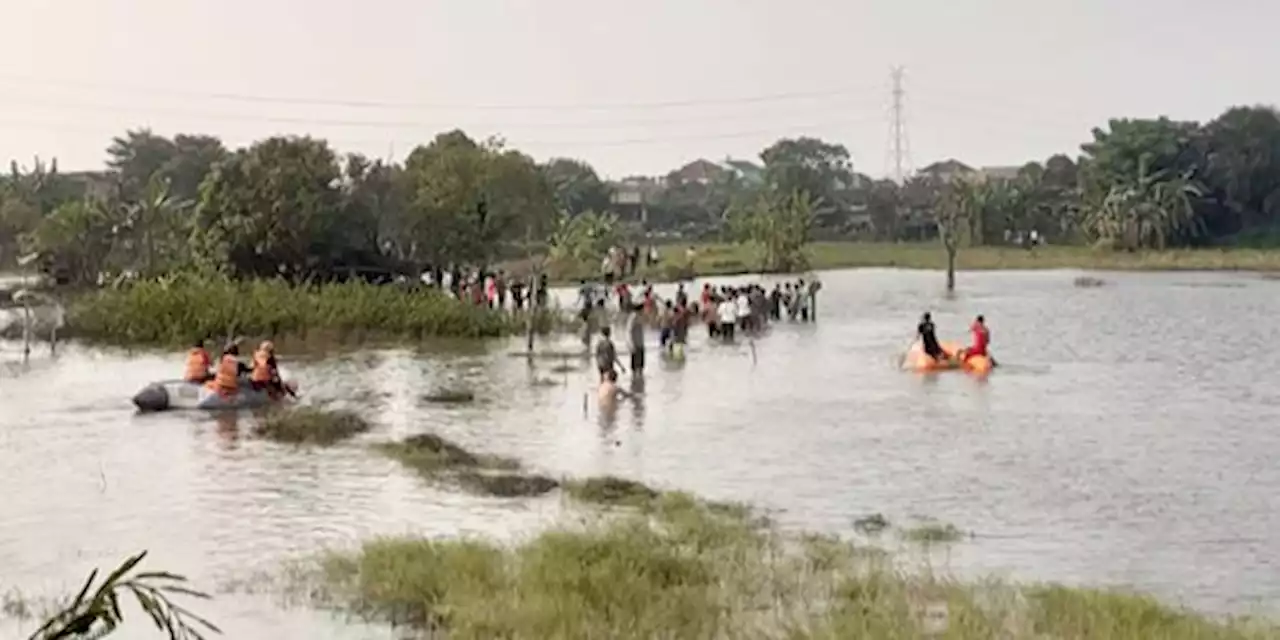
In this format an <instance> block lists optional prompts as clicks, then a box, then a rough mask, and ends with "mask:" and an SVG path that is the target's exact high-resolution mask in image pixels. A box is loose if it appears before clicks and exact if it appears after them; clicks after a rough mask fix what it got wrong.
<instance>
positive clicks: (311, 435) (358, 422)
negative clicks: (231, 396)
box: [253, 407, 371, 446]
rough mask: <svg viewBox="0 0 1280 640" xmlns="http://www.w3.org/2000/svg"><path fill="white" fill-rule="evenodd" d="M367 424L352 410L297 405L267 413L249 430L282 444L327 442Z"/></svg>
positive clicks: (361, 430) (363, 428)
mask: <svg viewBox="0 0 1280 640" xmlns="http://www.w3.org/2000/svg"><path fill="white" fill-rule="evenodd" d="M370 428H371V427H370V425H369V423H368V422H367V421H366V420H365V419H364V418H362V417H360V415H359V414H357V413H355V412H352V411H345V410H329V409H321V408H318V407H297V408H294V409H282V410H277V411H272V412H270V413H268V414H267V415H266V416H264V417H263V418H262V420H261V421H259V422H258V423H257V424H256V425H254V428H253V433H254V435H256V436H258V437H260V438H266V439H268V440H274V441H275V442H282V443H285V444H293V445H317V446H329V445H334V444H337V443H339V442H342V441H344V440H348V439H350V438H354V437H355V436H357V435H360V434H362V433H365V432H367V431H369V429H370Z"/></svg>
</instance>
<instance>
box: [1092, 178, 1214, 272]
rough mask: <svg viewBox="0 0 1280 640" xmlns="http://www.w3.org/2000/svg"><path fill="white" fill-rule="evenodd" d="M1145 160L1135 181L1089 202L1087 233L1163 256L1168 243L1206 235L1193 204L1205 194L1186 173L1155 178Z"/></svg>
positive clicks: (1107, 241)
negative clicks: (1150, 250)
mask: <svg viewBox="0 0 1280 640" xmlns="http://www.w3.org/2000/svg"><path fill="white" fill-rule="evenodd" d="M1146 163H1147V160H1146V159H1144V160H1143V162H1142V163H1141V164H1140V166H1139V169H1138V174H1137V176H1136V177H1135V178H1134V179H1133V180H1131V181H1128V182H1124V183H1119V184H1115V185H1113V186H1112V187H1111V189H1109V190H1108V191H1107V193H1106V194H1104V195H1102V196H1101V197H1096V196H1095V197H1094V199H1092V200H1090V201H1088V202H1086V204H1085V206H1086V209H1087V214H1086V218H1085V224H1086V230H1087V231H1088V232H1089V233H1090V234H1091V235H1092V237H1093V238H1094V239H1095V240H1096V241H1100V242H1106V243H1109V244H1112V245H1113V246H1116V247H1117V248H1120V247H1122V248H1125V249H1128V250H1131V251H1132V250H1134V249H1140V248H1150V249H1157V250H1162V249H1165V248H1166V247H1168V245H1169V243H1170V239H1171V238H1174V239H1181V240H1187V239H1192V238H1195V237H1198V236H1199V235H1200V234H1202V233H1203V223H1202V222H1201V221H1200V220H1199V219H1198V218H1197V216H1196V209H1195V201H1196V200H1197V199H1198V198H1200V197H1201V196H1202V195H1203V193H1204V190H1203V188H1202V187H1201V186H1200V185H1199V184H1198V183H1197V182H1196V181H1195V180H1194V179H1193V178H1192V177H1191V176H1192V171H1191V170H1187V171H1185V172H1183V173H1181V174H1175V173H1173V172H1172V171H1171V170H1169V169H1164V170H1161V171H1156V172H1152V171H1150V170H1149V168H1148V166H1147V164H1146Z"/></svg>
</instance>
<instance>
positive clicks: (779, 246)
mask: <svg viewBox="0 0 1280 640" xmlns="http://www.w3.org/2000/svg"><path fill="white" fill-rule="evenodd" d="M818 205H819V203H818V202H817V201H816V200H814V199H813V198H811V197H810V196H809V195H808V194H807V193H804V192H800V191H795V192H791V193H789V194H786V195H781V194H777V193H761V194H759V196H758V197H757V198H756V199H755V201H754V202H751V203H749V204H746V205H742V206H739V207H736V208H735V209H733V210H731V211H730V212H729V228H730V230H731V231H732V234H733V236H734V237H735V238H736V239H737V240H738V241H739V242H744V243H747V244H750V245H754V247H755V248H756V250H757V251H758V252H759V257H760V268H761V270H762V271H766V272H771V273H793V272H796V271H801V270H804V269H807V268H808V266H809V261H808V257H807V256H806V255H805V247H806V246H807V245H808V244H809V233H810V231H811V230H812V228H813V220H814V210H815V209H816V208H817V207H818Z"/></svg>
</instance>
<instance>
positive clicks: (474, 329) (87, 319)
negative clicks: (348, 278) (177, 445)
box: [67, 275, 555, 347]
mask: <svg viewBox="0 0 1280 640" xmlns="http://www.w3.org/2000/svg"><path fill="white" fill-rule="evenodd" d="M553 320H554V318H553V315H552V312H546V313H545V314H541V315H539V316H538V317H537V318H536V322H535V325H536V328H537V329H538V330H539V331H548V330H550V329H551V328H552V327H553V325H554V324H555V322H554V321H553ZM67 324H68V328H69V331H70V332H71V334H72V335H74V336H75V337H78V338H82V339H87V340H94V341H100V342H107V343H114V344H126V345H156V346H169V347H181V346H186V345H188V344H190V342H191V341H192V340H194V339H196V338H200V337H206V338H212V339H224V338H226V337H228V336H251V337H255V338H256V337H267V338H284V337H289V338H301V339H305V338H306V337H307V336H308V335H309V334H319V335H321V336H322V337H324V338H326V339H331V340H335V341H337V342H339V343H344V342H362V341H366V340H411V341H412V340H423V339H427V338H434V337H460V338H485V337H495V336H503V335H510V334H515V333H521V332H523V331H524V330H525V327H526V323H525V321H524V320H523V319H522V318H521V317H518V316H516V315H512V314H509V313H504V312H499V311H493V310H490V309H488V308H486V307H477V306H474V305H469V304H463V303H461V302H458V301H457V300H455V299H453V298H450V297H448V296H445V295H442V294H440V293H438V292H436V291H434V290H431V289H422V288H416V289H415V288H405V287H400V286H394V285H382V286H379V285H371V284H364V283H358V282H356V283H344V284H322V285H312V286H292V285H290V284H288V283H287V282H285V281H283V280H252V281H234V280H227V279H222V278H212V277H210V278H204V277H197V276H189V275H181V276H174V277H170V278H166V279H162V280H149V281H141V282H134V283H127V284H125V285H122V286H121V287H120V288H111V289H101V290H98V291H94V292H92V293H89V294H86V295H84V296H82V297H80V298H77V299H76V300H74V301H73V302H72V303H71V305H70V308H69V311H68V317H67Z"/></svg>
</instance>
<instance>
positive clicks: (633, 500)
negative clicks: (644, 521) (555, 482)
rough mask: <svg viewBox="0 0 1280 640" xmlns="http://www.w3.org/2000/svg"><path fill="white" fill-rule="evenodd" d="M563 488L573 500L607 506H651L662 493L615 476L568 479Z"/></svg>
mask: <svg viewBox="0 0 1280 640" xmlns="http://www.w3.org/2000/svg"><path fill="white" fill-rule="evenodd" d="M564 490H565V493H567V494H568V495H569V496H570V497H572V498H573V499H575V500H578V501H581V502H586V503H590V504H595V505H599V506H607V507H640V508H649V507H652V506H653V504H654V503H655V501H657V500H658V499H659V498H661V497H662V493H661V492H659V491H657V490H655V489H653V488H650V487H648V486H646V485H645V484H643V483H640V482H636V481H635V480H628V479H626V478H619V477H616V476H598V477H594V478H586V479H584V480H569V481H566V482H565V483H564Z"/></svg>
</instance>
